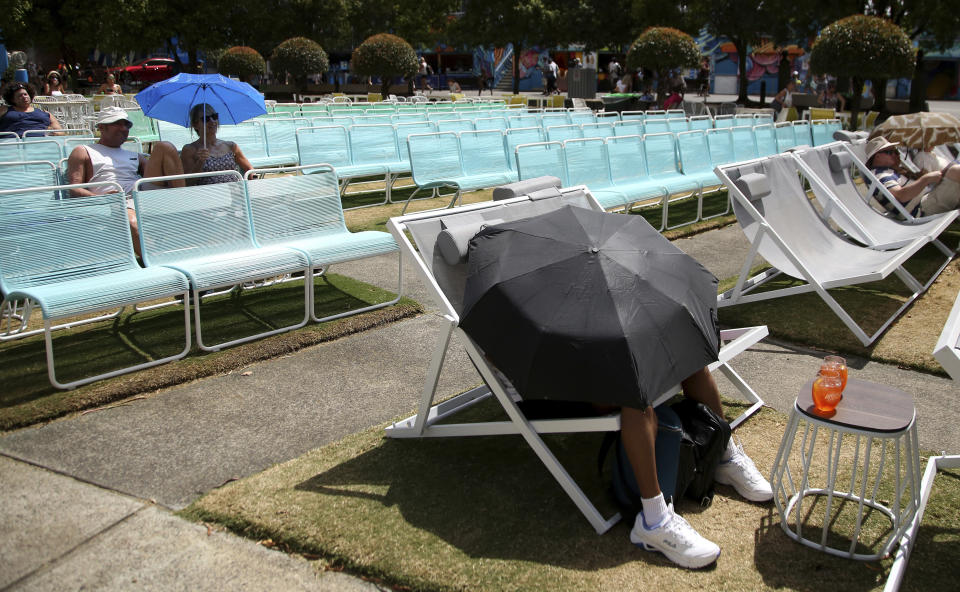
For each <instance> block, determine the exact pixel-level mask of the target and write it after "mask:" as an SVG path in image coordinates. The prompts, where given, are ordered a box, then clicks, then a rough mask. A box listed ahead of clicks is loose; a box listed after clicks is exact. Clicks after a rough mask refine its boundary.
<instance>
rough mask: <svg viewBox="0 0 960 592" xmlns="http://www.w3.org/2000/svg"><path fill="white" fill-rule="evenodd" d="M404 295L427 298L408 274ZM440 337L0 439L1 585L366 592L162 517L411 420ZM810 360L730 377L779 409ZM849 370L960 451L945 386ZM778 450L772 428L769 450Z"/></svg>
mask: <svg viewBox="0 0 960 592" xmlns="http://www.w3.org/2000/svg"><path fill="white" fill-rule="evenodd" d="M677 244H678V245H679V246H680V247H681V248H683V249H684V250H686V251H687V252H689V253H691V254H693V255H694V256H695V257H696V258H697V259H698V260H700V261H701V262H702V263H704V265H706V266H707V267H708V268H709V269H710V270H711V271H713V272H714V273H715V274H716V275H718V276H720V277H726V276H730V275H732V274H734V273H736V271H737V270H738V269H739V266H740V265H741V264H742V258H743V257H744V253H745V251H746V249H747V246H748V245H747V243H746V240H745V239H744V238H743V236H742V234H741V233H740V231H739V229H738V228H737V227H736V226H730V227H727V228H724V229H720V230H715V231H711V232H707V233H703V234H701V235H698V236H696V237H692V238H689V239H683V240H681V241H678V243H677ZM395 266H396V265H395V259H394V258H387V257H384V258H379V259H376V260H372V261H367V262H363V263H359V264H354V265H350V266H344V267H342V268H340V269H339V271H341V272H344V273H347V274H349V275H354V276H356V277H358V278H359V279H363V280H366V281H370V282H373V283H377V284H381V285H383V286H385V287H390V286H391V285H395V283H394V282H395V277H396V276H395V274H396V269H395ZM405 289H406V290H407V292H408V294H409V295H411V296H412V297H414V298H416V299H419V300H420V301H421V302H423V303H424V304H426V305H431V304H432V303H430V302H429V300H428V299H427V296H426V294H425V291H424V288H423V285H422V284H421V283H420V282H419V280H418V279H417V278H416V277H415V276H414V274H413V272H412V269H410V268H409V266H407V271H406V272H405ZM440 327H441V321H440V319H439V318H438V317H437V315H436V313H435V309H433V308H430V310H429V311H428V313H427V314H424V315H422V316H420V317H417V318H413V319H407V320H404V321H401V322H398V323H394V324H392V325H389V326H386V327H382V328H378V329H376V330H370V331H367V332H364V333H361V334H357V335H352V336H349V337H346V338H343V339H340V340H337V341H334V342H331V343H326V344H321V345H318V346H315V347H311V348H308V349H305V350H303V351H300V352H297V353H295V354H291V355H288V356H284V357H282V358H278V359H274V360H269V361H266V362H261V363H257V364H254V365H252V366H250V367H248V368H246V369H244V371H242V372H234V373H231V374H227V375H224V376H215V377H211V378H206V379H203V380H199V381H196V382H193V383H190V384H185V385H180V386H177V387H173V388H170V389H165V390H163V391H160V392H157V393H152V394H149V395H147V396H145V397H143V398H138V399H135V400H131V401H128V402H127V403H125V404H122V405H116V406H112V407H108V408H104V409H101V410H97V411H94V412H90V413H86V414H84V415H75V416H72V417H68V418H64V419H61V420H58V421H54V422H51V423H49V424H47V425H44V426H41V427H36V428H25V429H22V430H17V431H14V432H10V433H6V434H4V435H2V437H0V483H2V484H3V487H2V490H0V532H2V533H4V534H3V536H2V537H0V591H5V590H48V589H50V590H53V589H57V590H61V589H69V588H73V589H79V588H81V587H84V588H96V589H105V590H128V589H132V588H137V587H146V588H153V589H162V590H167V589H189V590H207V589H209V590H214V589H216V590H220V589H282V590H370V589H376V587H375V586H374V585H373V584H370V583H369V582H364V581H362V580H359V579H356V578H352V577H350V576H346V575H344V574H338V573H330V572H317V571H316V570H315V569H314V567H313V566H311V565H310V564H309V563H308V562H307V561H305V560H303V559H299V558H296V557H290V556H288V555H285V554H283V553H280V552H275V551H270V550H267V549H265V548H263V547H261V546H258V545H257V544H255V543H254V542H251V541H248V540H245V539H241V538H239V537H235V536H232V535H229V534H223V533H216V532H213V533H209V532H208V531H207V529H206V528H205V527H203V526H200V525H196V524H192V523H188V522H186V521H184V520H181V519H179V518H177V517H175V516H173V515H172V513H171V511H173V510H176V509H179V508H182V507H184V506H186V505H187V504H189V503H190V502H191V501H192V500H194V499H196V498H197V497H198V496H200V495H202V494H203V493H204V492H207V491H210V490H211V489H213V488H216V487H218V486H220V485H221V484H223V483H225V482H227V481H229V480H232V479H236V478H240V477H243V476H246V475H251V474H254V473H257V472H259V471H261V470H263V469H265V468H267V467H269V466H270V465H272V464H274V463H278V462H283V461H286V460H288V459H292V458H296V457H298V456H300V455H301V454H303V453H304V452H306V451H308V450H310V449H313V448H316V447H318V446H322V445H324V444H326V443H328V442H332V441H335V440H337V439H339V438H341V437H343V436H344V435H346V434H349V433H353V432H356V431H357V430H361V429H363V428H366V427H369V426H373V425H377V424H380V423H382V422H385V421H388V420H390V419H392V418H395V417H397V416H400V415H401V414H407V413H409V412H410V411H411V410H412V409H414V408H415V405H416V401H417V398H418V395H419V392H420V389H421V386H422V381H423V378H424V376H425V373H426V366H427V360H428V359H429V357H430V353H431V351H432V348H433V345H434V342H435V339H436V336H437V334H438V331H439V330H440ZM819 356H822V353H819V352H814V351H809V350H805V349H798V348H793V347H785V346H780V345H776V344H771V343H761V344H759V345H758V346H757V347H755V348H753V349H752V350H751V351H749V352H747V353H746V354H745V355H743V356H741V357H740V358H738V362H737V364H736V367H737V369H738V370H739V371H740V373H741V374H742V375H743V376H744V378H745V379H746V380H747V381H748V382H750V383H751V384H752V385H753V386H754V387H755V388H756V390H757V391H758V392H759V393H760V395H761V397H763V398H764V399H765V400H766V401H767V403H768V404H770V405H771V406H773V407H775V408H776V409H778V410H780V411H787V410H788V409H789V408H790V406H791V405H792V402H793V399H794V397H795V396H796V390H797V388H798V387H799V385H800V384H803V382H804V381H805V380H806V379H807V378H808V377H809V376H810V375H811V374H812V373H813V372H815V369H816V368H817V364H818V362H817V358H818V357H819ZM850 362H851V368H852V369H851V375H852V376H856V377H859V378H864V379H867V380H874V381H877V382H883V383H886V384H890V385H892V386H897V387H900V388H903V389H904V390H906V391H908V392H911V393H913V394H914V396H915V398H916V401H917V406H918V410H919V417H920V418H921V424H920V439H921V445H922V446H923V447H924V448H927V449H934V450H947V451H952V452H957V451H960V432H958V431H957V430H956V429H955V426H956V425H957V420H958V415H960V412H958V410H957V406H956V395H957V391H958V389H957V386H956V385H955V384H954V383H952V382H951V381H948V380H945V379H942V378H937V377H933V376H929V375H925V374H919V373H915V372H909V371H905V370H900V369H897V368H895V367H892V366H885V365H882V364H875V363H864V362H862V361H858V360H851V361H850ZM247 372H249V374H247ZM478 382H479V378H478V376H477V374H476V371H475V370H474V369H473V367H472V365H471V364H470V363H469V361H468V360H467V358H466V355H465V354H464V352H463V350H462V348H460V347H454V348H452V350H451V354H450V355H449V356H448V359H447V362H446V365H445V367H444V373H443V378H442V380H441V384H440V389H439V390H440V392H441V393H442V394H453V393H456V392H459V391H462V390H464V389H466V388H468V387H470V386H472V385H475V384H477V383H478ZM725 386H727V385H724V384H723V383H722V381H721V388H724V387H725ZM731 390H732V389H730V388H729V387H728V388H726V391H727V392H731ZM778 441H779V435H776V434H772V435H771V442H770V445H771V446H776V445H777V443H778Z"/></svg>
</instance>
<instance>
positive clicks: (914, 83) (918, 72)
mask: <svg viewBox="0 0 960 592" xmlns="http://www.w3.org/2000/svg"><path fill="white" fill-rule="evenodd" d="M925 78H926V77H925V76H924V75H923V50H922V49H920V50H917V61H916V63H915V64H914V66H913V79H912V80H911V81H910V112H911V113H917V112H920V111H923V104H924V103H926V102H927V87H926V82H927V81H926V80H925Z"/></svg>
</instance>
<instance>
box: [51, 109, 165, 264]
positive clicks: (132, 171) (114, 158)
mask: <svg viewBox="0 0 960 592" xmlns="http://www.w3.org/2000/svg"><path fill="white" fill-rule="evenodd" d="M132 126H133V122H132V121H130V118H129V117H128V116H127V112H126V111H124V110H123V109H121V108H120V107H104V108H103V109H101V110H100V113H99V114H98V116H97V129H98V130H100V141H98V142H97V143H96V144H93V145H83V146H77V147H76V148H74V149H73V151H72V152H71V153H70V157H69V158H68V159H67V179H68V181H69V182H70V184H80V183H96V182H100V181H115V182H116V183H118V184H119V185H120V187H122V188H123V192H124V193H126V194H127V195H129V194H130V192H132V191H133V185H134V184H135V183H136V182H137V180H138V179H140V178H141V177H165V176H167V175H182V174H183V165H182V164H181V162H180V155H179V154H178V153H177V149H176V148H175V147H174V146H173V144H171V143H170V142H155V143H154V144H153V150H152V153H151V154H150V155H147V154H143V153H137V152H131V151H129V150H124V149H123V143H124V142H126V141H127V138H128V137H129V136H130V128H131V127H132ZM169 185H170V186H171V187H183V186H184V182H183V181H181V180H178V181H170V183H169ZM109 191H111V189H110V187H109V186H104V187H94V188H92V189H73V190H71V194H72V195H73V196H74V197H85V196H91V195H98V193H105V192H109ZM127 217H128V218H129V219H130V230H131V232H132V233H133V245H134V250H136V251H137V253H138V254H139V252H140V242H139V240H138V237H137V217H136V213H135V212H134V210H133V200H132V199H129V198H128V199H127Z"/></svg>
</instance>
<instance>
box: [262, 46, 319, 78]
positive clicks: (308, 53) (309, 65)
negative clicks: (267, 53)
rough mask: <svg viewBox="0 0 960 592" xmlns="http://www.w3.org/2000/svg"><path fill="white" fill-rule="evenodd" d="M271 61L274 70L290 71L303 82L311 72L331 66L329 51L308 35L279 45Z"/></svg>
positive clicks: (314, 72)
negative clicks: (324, 49) (308, 37)
mask: <svg viewBox="0 0 960 592" xmlns="http://www.w3.org/2000/svg"><path fill="white" fill-rule="evenodd" d="M270 62H271V65H272V66H273V69H274V71H276V72H289V73H290V74H291V75H292V76H293V77H294V78H296V79H297V80H299V81H301V82H302V81H303V80H304V79H305V78H306V77H307V76H309V75H310V74H316V73H318V72H326V71H327V70H328V69H329V68H330V59H329V58H328V57H327V52H325V51H323V48H322V47H320V44H319V43H317V42H316V41H313V40H312V39H307V38H306V37H293V38H292V39H287V40H286V41H284V42H283V43H281V44H280V45H278V46H277V47H276V49H274V50H273V56H272V57H271V58H270Z"/></svg>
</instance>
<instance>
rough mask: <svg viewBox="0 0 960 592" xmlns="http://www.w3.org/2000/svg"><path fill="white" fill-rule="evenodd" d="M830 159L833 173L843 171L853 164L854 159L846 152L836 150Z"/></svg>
mask: <svg viewBox="0 0 960 592" xmlns="http://www.w3.org/2000/svg"><path fill="white" fill-rule="evenodd" d="M828 160H829V161H830V172H833V173H842V172H844V171H845V170H847V169H849V168H850V165H852V164H853V160H852V159H851V158H850V155H849V154H847V153H846V152H834V153H832V154H831V155H830V156H829V157H828Z"/></svg>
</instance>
